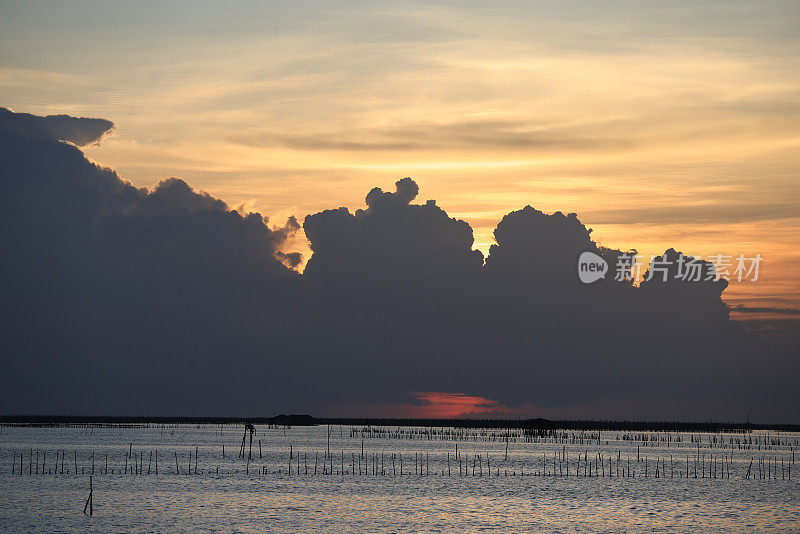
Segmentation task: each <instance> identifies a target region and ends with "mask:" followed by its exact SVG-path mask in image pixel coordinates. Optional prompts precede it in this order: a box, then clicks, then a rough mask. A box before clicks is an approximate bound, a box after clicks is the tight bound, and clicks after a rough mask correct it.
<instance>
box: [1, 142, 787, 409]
mask: <svg viewBox="0 0 800 534" xmlns="http://www.w3.org/2000/svg"><path fill="white" fill-rule="evenodd" d="M0 156H1V157H2V161H3V162H4V165H3V167H2V170H0V184H2V193H3V194H2V195H0V209H2V212H3V214H4V217H5V221H4V224H3V225H2V230H0V237H1V238H2V242H1V244H2V247H3V251H4V261H3V262H2V265H1V266H0V269H2V271H0V274H2V276H3V280H4V281H5V282H6V283H5V284H4V289H3V291H4V294H3V307H2V316H1V317H0V320H2V321H3V325H4V327H5V334H6V335H4V336H2V338H0V350H1V351H2V354H3V369H4V373H5V374H6V376H8V377H11V379H10V380H7V382H6V383H5V384H4V387H3V389H2V391H1V392H0V402H1V403H2V406H3V410H4V411H7V412H16V413H31V412H84V413H101V412H102V413H131V414H135V413H151V414H167V413H173V414H174V413H177V414H233V413H237V414H271V413H273V412H275V411H305V410H308V411H313V410H315V409H317V410H319V409H321V408H320V406H324V405H326V404H328V405H336V404H338V405H347V404H348V403H349V405H353V403H362V405H363V403H370V402H376V403H392V402H395V403H396V402H398V401H402V400H405V396H406V395H407V393H408V392H409V391H445V392H464V393H466V394H469V395H479V396H482V397H486V398H491V399H496V400H497V401H498V402H500V403H502V404H503V405H505V406H511V407H513V406H520V405H533V406H537V407H539V408H540V409H542V410H543V412H546V411H547V410H549V409H554V410H558V409H561V410H563V409H564V407H565V406H577V405H583V406H587V405H592V403H595V402H599V401H600V400H602V401H603V402H604V403H605V405H614V406H618V407H621V408H620V410H623V411H621V412H619V413H613V414H604V415H605V416H607V417H626V416H632V415H631V414H635V415H638V416H641V414H643V413H645V414H647V416H648V417H656V418H667V417H670V418H691V419H707V418H717V419H719V418H736V417H738V416H739V415H740V412H741V414H744V413H745V412H746V410H747V408H749V407H750V406H753V405H756V406H758V407H759V410H760V411H761V412H762V413H765V414H766V413H769V414H771V416H772V417H774V418H776V419H796V414H794V412H793V411H792V410H791V408H789V407H791V406H794V405H796V402H793V401H796V400H797V399H796V396H797V394H796V391H797V390H798V388H797V387H796V386H797V379H796V377H797V376H798V374H797V371H798V368H797V363H796V358H792V357H791V356H790V355H791V354H792V350H791V346H790V345H766V344H764V343H763V342H762V340H761V339H760V338H758V337H756V336H753V335H750V334H747V333H745V332H744V331H743V330H742V329H741V328H739V327H738V325H737V324H736V323H734V322H732V321H731V320H730V318H729V313H728V308H727V307H726V306H725V305H724V304H723V302H722V300H721V298H720V295H721V294H722V292H723V291H724V289H725V287H724V286H725V284H724V282H707V283H701V284H688V283H681V282H660V281H659V280H658V278H655V279H654V280H653V281H651V282H647V283H645V284H642V286H641V287H639V288H637V287H633V286H632V285H631V283H630V282H629V281H617V280H615V279H614V276H613V274H614V273H613V270H614V269H615V267H616V264H617V260H618V259H619V258H621V257H622V256H621V254H622V251H619V250H611V249H606V248H602V247H599V246H598V245H597V244H596V243H594V242H593V241H592V239H591V230H590V229H589V228H587V227H586V226H585V225H584V224H583V223H581V221H580V220H579V218H578V217H577V216H576V215H575V214H567V215H565V214H563V213H558V212H557V213H554V214H545V213H542V212H540V211H538V210H536V209H534V208H533V207H531V206H527V207H525V208H523V209H521V210H518V211H514V212H512V213H509V214H508V215H506V216H505V217H504V218H503V220H502V221H501V222H500V223H499V224H498V226H497V229H496V230H495V238H496V241H497V244H496V245H494V246H493V247H492V248H491V251H490V254H489V256H488V257H487V258H486V260H485V262H484V258H483V256H482V254H481V253H480V252H479V251H477V250H473V245H474V241H473V234H472V228H470V226H469V225H468V224H467V223H466V222H464V221H461V220H458V219H455V218H452V217H449V216H448V214H447V213H446V212H445V211H444V210H443V209H442V208H440V207H439V206H437V205H436V203H435V202H434V201H428V202H426V203H424V204H415V203H414V200H415V199H416V197H417V196H418V194H419V186H418V184H417V183H416V182H414V181H413V180H412V179H410V178H403V179H401V180H399V181H398V182H397V183H396V184H395V189H394V190H393V191H384V190H383V189H381V188H377V187H376V188H374V189H372V190H371V191H369V192H367V194H366V197H365V204H366V208H365V209H359V210H356V211H355V212H350V211H349V210H348V209H346V208H338V209H332V210H326V211H323V212H320V213H316V214H312V215H309V216H308V217H306V219H305V221H304V223H303V229H304V230H305V232H306V236H307V237H308V239H309V242H310V245H311V249H312V251H313V255H312V257H311V258H310V260H309V262H308V264H307V268H306V270H305V273H304V274H303V275H300V274H298V273H296V272H294V271H292V270H291V269H289V268H288V267H287V266H294V265H297V264H298V263H299V261H300V258H299V256H298V255H297V254H296V253H291V252H285V251H283V250H282V247H283V245H284V244H285V243H286V241H287V239H289V238H290V237H291V236H292V235H293V233H294V232H297V231H299V229H300V224H299V222H298V221H297V220H296V219H294V218H290V219H289V220H288V221H287V223H286V224H285V225H284V226H282V227H270V226H269V225H268V222H267V221H266V220H265V219H264V218H263V217H261V216H260V215H258V214H249V215H242V214H240V213H238V212H236V211H232V210H230V209H229V208H228V206H226V205H225V204H224V203H223V202H222V201H220V200H218V199H215V198H213V197H211V196H210V195H207V194H205V193H201V192H197V191H195V190H193V189H192V188H191V187H190V186H189V185H188V184H187V183H186V182H184V181H183V180H180V179H176V178H169V179H166V180H163V181H162V182H161V183H160V184H158V186H156V187H155V188H154V189H153V190H152V191H148V190H145V189H137V188H135V187H133V186H132V185H131V184H129V183H126V182H124V181H123V180H121V179H120V178H119V177H118V176H117V175H116V173H114V172H113V171H111V170H109V169H104V168H101V167H98V166H96V165H94V164H92V163H91V162H89V161H87V160H86V159H85V158H84V157H83V154H82V153H81V152H80V151H79V150H78V149H77V148H75V147H74V146H70V145H68V144H65V143H61V142H58V141H56V140H54V139H52V138H42V137H41V136H38V137H31V136H28V135H20V134H19V133H18V132H13V131H10V130H9V129H8V128H6V130H5V131H3V132H2V133H0ZM584 251H591V252H594V253H596V254H598V255H600V256H601V257H603V258H604V259H605V260H606V261H607V262H608V263H609V265H610V266H611V269H612V273H609V276H608V277H607V278H606V279H605V280H603V281H600V282H598V283H596V284H592V285H591V286H586V285H583V284H581V283H580V282H579V280H578V277H577V270H576V269H577V264H576V260H577V257H578V256H579V255H580V253H581V252H584ZM676 254H678V252H677V251H674V250H672V249H670V250H668V251H666V252H665V258H666V259H671V258H673V257H674V256H675V255H676ZM654 392H657V393H658V395H656V396H655V397H658V398H661V399H663V398H679V399H680V400H681V401H680V402H679V403H676V405H675V406H672V407H671V406H670V405H669V404H668V403H664V402H663V401H655V400H653V399H654ZM630 399H635V404H636V407H635V409H634V408H631V409H630V410H629V411H624V403H625V402H629V401H630ZM678 406H681V407H692V406H695V407H697V408H696V411H686V410H687V409H686V408H679V407H678ZM562 413H563V412H562ZM574 416H575V417H580V416H581V414H580V413H575V414H574Z"/></svg>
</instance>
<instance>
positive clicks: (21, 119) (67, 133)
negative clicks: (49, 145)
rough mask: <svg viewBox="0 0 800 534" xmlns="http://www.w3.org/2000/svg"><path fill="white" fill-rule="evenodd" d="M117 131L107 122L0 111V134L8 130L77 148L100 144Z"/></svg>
mask: <svg viewBox="0 0 800 534" xmlns="http://www.w3.org/2000/svg"><path fill="white" fill-rule="evenodd" d="M113 128H114V123H113V122H111V121H107V120H105V119H88V118H84V117H80V118H78V117H70V116H69V115H48V116H46V117H39V116H36V115H31V114H30V113H14V112H13V111H11V110H10V109H7V108H4V107H0V131H3V130H7V131H12V132H15V133H16V134H19V135H23V136H26V137H36V138H39V139H54V140H57V141H68V142H70V143H73V144H75V145H78V146H84V145H88V144H90V143H97V142H99V141H100V140H101V139H102V138H103V136H104V135H106V134H107V133H108V132H110V131H111V130H112V129H113Z"/></svg>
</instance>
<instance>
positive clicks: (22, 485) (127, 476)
mask: <svg viewBox="0 0 800 534" xmlns="http://www.w3.org/2000/svg"><path fill="white" fill-rule="evenodd" d="M256 430H257V431H256V433H255V435H254V436H253V448H252V459H250V460H249V461H248V460H247V456H248V453H249V452H250V448H249V444H250V442H249V436H248V440H247V446H246V448H245V449H246V454H245V459H242V458H239V457H238V453H239V450H240V446H241V442H242V435H243V431H244V429H243V427H241V426H234V425H226V426H219V425H201V426H197V425H189V426H187V425H179V426H169V427H161V426H157V427H150V428H15V427H0V482H2V490H1V491H0V531H3V532H76V531H85V532H187V531H204V532H265V531H269V532H480V531H500V532H524V531H532V530H534V531H544V532H693V533H696V532H710V531H711V530H712V529H713V530H715V531H723V532H754V531H759V532H800V483H798V480H800V466H796V465H793V460H794V455H795V454H797V446H798V443H799V442H800V436H799V435H797V434H787V433H779V432H770V433H768V437H767V433H763V432H759V433H754V434H749V435H744V436H743V435H741V434H675V433H672V434H664V433H647V435H646V436H642V433H638V432H636V433H634V432H631V433H629V434H626V433H623V432H603V433H601V435H600V436H599V438H600V439H599V443H598V439H597V434H596V433H587V434H585V435H584V434H581V433H572V432H564V433H563V434H560V435H559V437H558V438H557V439H554V438H553V437H552V436H551V437H547V438H546V439H540V438H536V439H533V440H527V441H526V440H524V439H521V437H520V436H511V437H510V438H509V439H508V443H507V442H506V439H505V437H504V436H503V435H502V434H501V432H498V431H492V430H489V431H469V432H470V434H469V435H467V436H464V435H458V436H456V437H457V439H442V436H441V435H440V434H438V433H437V434H436V435H434V436H428V435H426V434H425V432H426V429H411V428H401V429H398V428H396V427H393V428H381V429H378V430H380V431H381V432H380V433H375V432H366V433H365V432H361V430H362V429H360V428H359V429H355V430H354V429H352V428H351V427H338V426H334V427H330V429H329V428H328V427H324V426H318V427H293V428H287V429H284V428H273V429H269V428H266V427H257V428H256ZM398 430H400V431H402V432H403V434H400V435H398V434H397V432H398ZM437 432H438V430H437ZM455 432H457V433H458V432H461V431H460V430H456V431H455ZM409 438H412V439H409ZM667 440H668V441H667ZM678 440H680V441H678ZM737 440H738V443H737ZM742 440H747V441H748V443H747V444H746V445H744V446H743V445H741V442H742ZM750 440H752V444H751V443H750ZM259 441H260V447H259ZM715 441H716V443H715ZM698 443H699V447H698ZM223 446H224V449H225V457H224V458H223ZM456 446H457V447H458V451H457V452H456ZM290 448H291V464H292V465H291V474H289V464H290ZM328 450H330V455H328ZM156 451H157V454H158V474H156V472H155V471H156V464H155V455H156ZM151 454H152V456H151ZM20 455H21V456H22V466H21V473H20ZM37 455H38V456H37ZM401 455H402V464H403V465H402V475H401V474H400V469H401V467H400V457H401ZM195 456H196V457H195ZM579 456H580V459H579ZM57 457H58V464H57V465H56V458H57ZM637 457H638V459H637ZM687 458H688V467H687ZM106 459H107V462H108V464H107V465H108V467H107V470H106ZM176 459H177V465H176ZM393 459H394V465H393V464H392V460H393ZM698 459H699V461H698ZM798 459H800V458H798ZM448 460H449V474H448ZM587 460H588V461H589V463H591V475H592V476H588V474H589V471H588V464H587ZM92 461H93V462H94V475H93V476H92V486H93V496H92V501H93V512H94V513H93V515H92V516H89V515H84V513H83V509H84V505H85V502H86V499H87V497H88V495H89V477H90V474H91V473H92ZM359 461H360V465H359ZM298 462H299V473H298ZM609 462H610V463H609ZM195 463H196V467H195ZM459 463H460V466H459ZM134 465H136V467H133V466H134ZM126 466H127V467H126ZM315 466H316V474H314V470H315ZM790 466H791V468H790ZM695 468H696V469H697V478H695ZM687 469H688V472H689V476H688V478H687V476H686V475H687ZM790 469H791V479H789V475H790ZM62 470H63V472H62ZM76 470H77V473H76ZM473 470H474V471H473ZM148 471H149V474H148ZM748 471H749V473H750V476H749V478H745V477H746V476H747V474H748ZM473 472H474V475H473ZM523 474H524V476H523ZM656 474H657V475H658V476H656ZM623 475H624V476H623Z"/></svg>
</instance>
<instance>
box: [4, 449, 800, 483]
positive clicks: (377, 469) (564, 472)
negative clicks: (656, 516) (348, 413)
mask: <svg viewBox="0 0 800 534" xmlns="http://www.w3.org/2000/svg"><path fill="white" fill-rule="evenodd" d="M260 445H261V443H260V440H259V458H262V457H263V454H262V451H261V446H260ZM27 452H28V462H27V466H26V465H25V463H26V462H25V458H24V453H23V452H19V453H17V451H14V452H13V459H12V463H11V472H12V474H20V475H23V474H26V471H27V474H29V475H32V474H37V475H38V474H54V475H57V474H62V475H63V474H67V475H68V474H70V467H72V468H73V470H72V473H78V472H79V466H78V452H77V451H73V454H72V458H71V459H72V462H68V461H67V453H66V451H63V450H57V451H56V452H55V454H54V455H53V457H54V458H55V459H54V461H53V462H52V464H48V463H47V451H41V454H40V451H39V450H36V451H34V450H33V449H30V450H29V451H27ZM240 452H241V451H240ZM640 452H641V451H640V449H638V448H637V455H636V459H635V460H633V461H632V460H631V458H630V457H626V458H624V459H623V458H622V452H621V450H618V451H617V454H616V455H609V456H606V457H604V456H603V454H602V453H600V452H597V453H595V454H594V455H591V456H590V455H589V451H588V449H587V450H585V451H584V452H583V453H577V454H576V455H574V456H573V455H571V454H570V453H569V452H568V451H567V450H566V447H562V449H561V450H556V451H554V452H553V454H552V456H548V455H547V454H546V453H543V454H542V456H541V460H540V461H538V463H537V461H535V460H534V462H533V465H529V467H528V469H529V470H528V474H527V475H528V476H554V477H569V476H574V477H612V478H613V477H635V476H637V469H638V476H640V477H645V478H648V477H655V478H702V479H706V478H712V479H716V478H728V479H730V478H731V470H732V467H734V463H733V458H732V457H731V456H729V455H716V456H715V455H714V454H710V455H708V456H707V455H706V454H705V453H701V452H700V449H699V448H697V449H696V451H695V453H694V454H692V455H688V454H687V455H685V457H683V458H681V457H678V458H676V457H675V456H674V455H670V456H669V460H667V457H666V456H664V457H657V458H655V459H651V458H648V457H647V456H642V455H641V454H640ZM337 456H338V458H337ZM147 457H148V462H147V468H146V469H145V467H144V458H145V453H144V452H143V451H142V452H136V451H133V448H132V444H130V446H129V449H128V451H126V454H125V457H124V459H123V461H122V462H121V467H122V468H121V469H118V470H115V469H114V468H111V469H109V463H108V454H107V453H106V454H105V456H104V461H103V464H101V466H99V468H96V466H95V455H94V452H92V453H91V455H90V457H89V460H88V461H89V465H86V466H84V465H82V466H80V474H85V473H87V472H88V473H89V474H90V475H94V474H95V473H96V472H98V473H100V474H109V473H110V474H115V471H116V472H117V473H118V474H132V475H150V474H155V475H158V474H159V455H158V450H152V451H149V453H148V456H147ZM222 457H223V458H224V457H225V451H224V445H223V450H222ZM501 457H502V458H503V460H502V461H499V462H498V461H495V463H492V457H491V456H490V455H489V454H488V453H486V454H472V453H471V454H470V455H469V456H468V457H465V456H464V454H462V453H460V452H459V449H458V444H456V446H455V451H454V452H453V453H451V452H446V453H445V456H444V458H443V460H444V461H443V462H442V464H441V466H440V468H439V471H438V472H437V471H436V469H434V474H439V475H447V476H451V475H452V474H454V473H455V472H456V467H457V469H458V476H484V467H485V473H486V476H491V475H492V474H494V475H495V476H501V474H504V475H506V476H508V475H509V474H510V475H511V476H517V475H518V473H517V471H516V469H515V467H514V466H511V467H510V468H511V471H510V472H509V466H508V465H507V464H506V463H505V462H506V461H507V457H508V451H507V450H506V451H505V454H503V455H502V456H501ZM174 460H175V470H174V474H184V473H185V474H190V475H191V474H192V473H194V474H198V473H202V471H200V469H199V448H198V447H195V450H194V454H192V452H191V451H190V452H189V455H188V461H186V460H184V461H186V463H185V464H184V465H185V469H181V463H182V462H181V460H180V458H179V456H178V453H177V452H174ZM246 460H247V464H246V472H247V473H248V474H249V472H250V460H251V459H250V456H249V455H248V457H247V458H246ZM337 460H338V461H337ZM754 461H755V459H751V460H750V463H749V465H748V467H747V472H746V473H745V474H744V475H743V476H742V478H745V479H750V478H751V477H752V478H753V479H766V480H773V479H782V480H787V479H788V480H791V478H792V465H793V463H794V457H792V459H791V460H789V459H784V458H780V459H779V458H776V457H771V456H761V457H759V458H758V461H757V463H756V464H755V468H754ZM410 462H411V458H410V454H408V455H407V456H406V457H405V458H404V456H403V454H402V453H385V452H380V453H378V452H370V453H365V451H364V442H363V440H362V443H361V450H360V452H358V453H356V452H351V453H349V454H345V451H344V450H341V451H340V453H339V454H338V455H336V454H333V453H330V452H329V451H328V450H326V451H324V452H323V453H322V462H321V463H320V453H319V452H315V453H314V463H313V467H310V464H309V458H308V453H297V452H295V451H294V448H293V447H292V446H291V445H290V446H289V452H288V462H287V464H284V465H286V466H287V470H286V472H287V473H288V474H289V475H300V474H303V475H309V474H312V475H317V474H323V475H334V474H341V475H343V476H344V475H352V476H356V475H384V476H385V475H389V474H391V475H406V474H411V472H409V468H410V467H411V463H410ZM70 463H71V464H72V465H71V466H70ZM337 464H338V465H337ZM430 464H431V457H430V453H429V452H426V453H424V454H423V453H422V452H415V453H414V456H413V474H415V475H418V476H426V475H430V472H431V471H430ZM406 466H408V467H406ZM517 467H519V468H520V472H519V476H526V473H525V466H519V465H518V464H517ZM337 468H338V469H337ZM346 468H349V469H346ZM162 470H163V469H162ZM501 470H502V473H501ZM259 472H260V473H261V474H262V475H265V474H269V473H270V471H269V469H268V468H267V467H266V466H260V469H259ZM282 472H283V470H282V469H280V468H279V469H278V471H277V473H278V474H281V473H282ZM214 473H215V474H217V475H218V474H219V467H218V466H217V467H216V468H215V470H214ZM272 473H275V471H272Z"/></svg>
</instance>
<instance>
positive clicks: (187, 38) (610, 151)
mask: <svg viewBox="0 0 800 534" xmlns="http://www.w3.org/2000/svg"><path fill="white" fill-rule="evenodd" d="M187 7H188V6H182V5H181V4H180V3H179V2H176V3H173V4H170V5H167V6H162V5H157V4H152V5H145V6H143V7H142V6H137V7H135V8H134V7H133V6H123V5H107V4H105V3H99V2H98V3H96V4H93V3H92V2H89V3H87V4H85V5H83V8H82V9H68V8H65V7H61V6H58V5H55V6H54V5H50V6H40V5H38V4H30V5H29V4H19V5H15V6H10V7H8V8H4V10H5V13H4V17H2V21H0V50H2V51H3V52H4V53H3V54H2V55H0V105H4V106H8V107H11V108H12V109H14V110H15V111H25V112H32V113H37V114H47V113H69V114H72V115H85V116H98V117H103V118H107V119H110V120H113V121H114V122H115V123H116V124H117V129H116V131H115V133H114V134H113V135H112V136H111V137H109V138H108V139H107V140H106V141H105V142H104V143H103V144H102V145H101V146H98V147H91V148H88V149H87V150H86V153H87V155H88V156H89V157H90V158H92V159H93V160H95V161H98V162H100V163H102V164H105V165H108V166H111V167H113V168H115V169H117V170H118V171H119V172H120V174H121V175H122V176H123V177H124V178H126V179H128V180H130V181H131V182H133V183H134V184H136V185H138V186H152V185H154V184H155V183H157V182H158V180H160V179H161V178H163V177H167V176H180V177H183V178H185V179H186V180H187V181H189V182H190V183H191V184H193V185H195V186H196V187H198V188H200V189H203V190H206V191H208V192H210V193H212V194H214V195H216V196H218V197H220V198H222V199H224V200H225V201H227V202H228V203H229V204H230V205H231V206H233V207H241V209H243V210H245V211H259V212H261V213H263V214H265V215H268V216H269V217H270V218H271V220H272V221H273V222H274V223H275V224H280V223H282V222H283V221H284V220H285V218H286V217H287V216H289V215H297V216H298V217H299V218H302V217H303V216H304V215H306V214H308V213H313V212H316V211H319V210H321V209H327V208H333V207H338V206H348V207H350V208H352V209H356V208H359V207H362V206H363V198H364V195H365V194H366V192H367V191H368V190H369V189H370V188H372V187H373V186H381V187H383V188H384V189H390V190H391V189H392V184H393V183H394V181H395V180H396V179H397V178H399V177H402V176H411V177H413V178H414V179H415V180H416V181H417V182H418V183H419V184H420V186H421V194H420V198H419V199H418V201H424V200H426V199H429V198H433V199H436V200H437V202H438V204H439V205H440V206H442V207H443V208H444V209H445V210H447V211H448V213H449V214H450V215H451V216H454V217H459V218H462V219H464V220H466V221H468V222H469V223H470V224H471V225H472V227H473V228H474V230H475V237H476V246H477V247H478V248H480V249H481V250H483V251H484V252H486V251H488V247H489V246H490V245H491V243H492V230H493V228H494V226H495V225H496V224H497V222H498V221H499V220H500V218H501V217H502V216H503V215H504V214H505V213H507V212H509V211H511V210H514V209H519V208H521V207H522V206H524V205H526V204H531V205H533V206H534V207H536V208H537V209H540V210H543V211H545V212H552V211H556V210H561V211H564V212H572V211H574V212H577V213H578V215H579V217H580V218H581V220H582V221H583V222H584V223H586V224H587V226H590V227H592V228H594V233H593V236H594V237H595V239H596V240H598V241H599V242H601V243H602V244H603V245H606V246H611V247H618V248H623V249H629V248H635V249H637V250H638V251H639V252H640V253H642V254H644V255H645V256H649V255H650V254H658V253H661V252H663V251H664V250H665V249H666V248H668V247H675V248H677V249H680V250H682V251H684V252H686V253H688V254H693V255H702V256H707V255H709V254H717V253H724V254H731V255H737V254H739V253H743V254H745V255H748V256H750V255H754V254H756V253H760V254H761V255H762V256H763V257H764V263H763V264H762V266H761V277H760V280H759V281H758V282H757V283H746V284H745V283H743V284H734V285H732V287H730V288H729V289H728V290H727V291H726V293H725V295H726V299H727V300H728V301H729V302H730V303H733V304H747V305H751V306H784V307H800V289H799V288H800V274H798V269H797V268H796V265H797V261H798V260H800V258H798V256H799V255H800V253H798V251H797V244H798V243H800V210H798V207H799V206H800V185H799V184H798V169H800V150H798V148H800V60H799V59H798V58H800V41H799V40H798V39H797V37H798V33H797V28H798V27H800V8H798V6H797V4H796V3H792V2H785V3H784V2H775V3H769V4H765V3H762V2H755V1H751V2H733V3H731V2H704V3H702V4H701V5H697V3H696V2H674V3H671V4H669V5H659V6H655V5H651V6H648V5H646V4H633V5H631V4H629V3H615V2H609V3H603V4H602V6H601V5H600V4H596V3H593V2H573V3H570V4H569V5H565V4H564V3H563V2H541V3H536V4H535V5H516V4H509V5H507V6H503V7H502V8H499V7H498V8H487V7H485V6H484V5H483V3H475V4H472V3H469V2H465V3H462V4H459V5H458V6H455V5H450V6H447V7H444V6H443V7H430V6H426V5H424V4H414V3H394V2H393V3H380V2H373V3H369V4H360V3H339V4H336V5H335V6H334V4H324V3H323V4H319V5H317V6H315V8H314V9H310V8H308V7H307V6H305V7H304V6H300V5H298V6H289V5H282V6H267V5H263V4H261V3H252V4H248V3H244V4H241V5H237V7H236V8H231V9H230V10H227V11H225V12H220V10H219V9H214V6H213V5H212V4H206V3H203V2H194V3H192V4H191V9H188V8H187ZM293 246H294V247H295V248H296V249H298V250H305V245H304V243H303V240H302V238H300V239H298V241H297V242H295V243H293ZM795 317H797V316H795Z"/></svg>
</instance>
